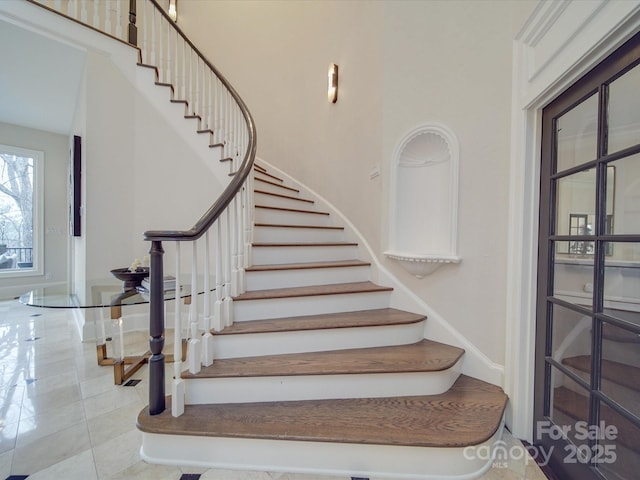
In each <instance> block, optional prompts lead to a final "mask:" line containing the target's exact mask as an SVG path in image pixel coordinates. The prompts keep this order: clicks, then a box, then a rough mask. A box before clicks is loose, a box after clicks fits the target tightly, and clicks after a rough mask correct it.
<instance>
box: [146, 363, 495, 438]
mask: <svg viewBox="0 0 640 480" xmlns="http://www.w3.org/2000/svg"><path fill="white" fill-rule="evenodd" d="M506 401H507V396H506V395H505V394H504V392H502V390H501V389H500V388H499V387H496V386H494V385H490V384H488V383H485V382H482V381H480V380H476V379H474V378H471V377H467V376H464V375H461V376H460V377H459V378H458V380H457V381H456V383H455V384H454V385H453V387H452V388H451V389H450V390H449V391H447V392H445V393H442V394H439V395H425V396H415V397H393V398H363V399H346V400H311V401H289V402H265V403H241V404H217V405H188V406H186V407H185V413H184V414H183V415H182V416H180V417H173V416H172V415H171V408H170V405H168V406H167V409H166V410H165V411H164V412H163V413H161V414H160V415H149V413H148V407H145V408H144V409H143V410H142V411H141V412H140V414H139V415H138V421H137V425H138V428H139V429H140V430H142V431H143V432H147V433H154V434H174V435H197V436H208V437H235V438H257V439H271V440H294V441H317V442H337V443H353V444H377V445H398V446H418V447H465V446H469V445H478V444H480V443H482V442H484V441H486V440H488V439H489V438H491V436H492V435H493V434H494V433H495V432H496V431H497V429H498V427H499V426H500V422H501V419H502V414H503V412H504V408H505V405H506ZM167 403H168V404H170V399H169V401H168V402H167Z"/></svg>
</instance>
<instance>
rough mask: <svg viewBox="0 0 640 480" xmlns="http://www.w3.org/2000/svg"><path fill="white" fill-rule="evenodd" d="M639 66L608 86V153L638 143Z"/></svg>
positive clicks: (639, 109) (639, 141)
mask: <svg viewBox="0 0 640 480" xmlns="http://www.w3.org/2000/svg"><path fill="white" fill-rule="evenodd" d="M638 92H640V65H638V66H636V67H635V68H633V69H631V70H630V71H628V72H627V73H625V74H624V75H622V76H621V77H620V78H618V79H617V80H615V81H613V82H612V83H611V84H610V85H609V108H608V120H609V147H608V150H609V153H613V152H617V151H618V150H622V149H623V148H627V147H631V146H632V145H636V144H638V143H640V95H639V94H638Z"/></svg>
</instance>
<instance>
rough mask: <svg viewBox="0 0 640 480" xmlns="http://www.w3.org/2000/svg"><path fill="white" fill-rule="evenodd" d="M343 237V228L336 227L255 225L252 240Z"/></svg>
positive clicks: (281, 240) (278, 240)
mask: <svg viewBox="0 0 640 480" xmlns="http://www.w3.org/2000/svg"><path fill="white" fill-rule="evenodd" d="M344 238H345V234H344V230H341V229H336V228H304V227H298V228H296V227H262V226H256V227H255V228H254V229H253V241H254V242H258V243H282V242H298V243H306V242H341V241H344Z"/></svg>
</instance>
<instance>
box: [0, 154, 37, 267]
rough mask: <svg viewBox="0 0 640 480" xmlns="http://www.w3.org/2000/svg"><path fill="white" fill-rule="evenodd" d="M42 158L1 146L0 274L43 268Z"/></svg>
mask: <svg viewBox="0 0 640 480" xmlns="http://www.w3.org/2000/svg"><path fill="white" fill-rule="evenodd" d="M42 158H43V153H42V152H38V151H34V150H27V149H24V148H19V147H12V146H7V145H0V277H4V276H19V275H30V274H39V273H41V271H42V225H43V222H42V214H41V213H42V210H43V209H42V206H41V198H42V185H41V182H40V177H41V169H42V165H41V164H42Z"/></svg>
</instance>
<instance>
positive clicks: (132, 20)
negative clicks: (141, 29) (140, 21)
mask: <svg viewBox="0 0 640 480" xmlns="http://www.w3.org/2000/svg"><path fill="white" fill-rule="evenodd" d="M129 43H130V44H131V45H136V46H137V45H138V27H137V26H136V0H129Z"/></svg>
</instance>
